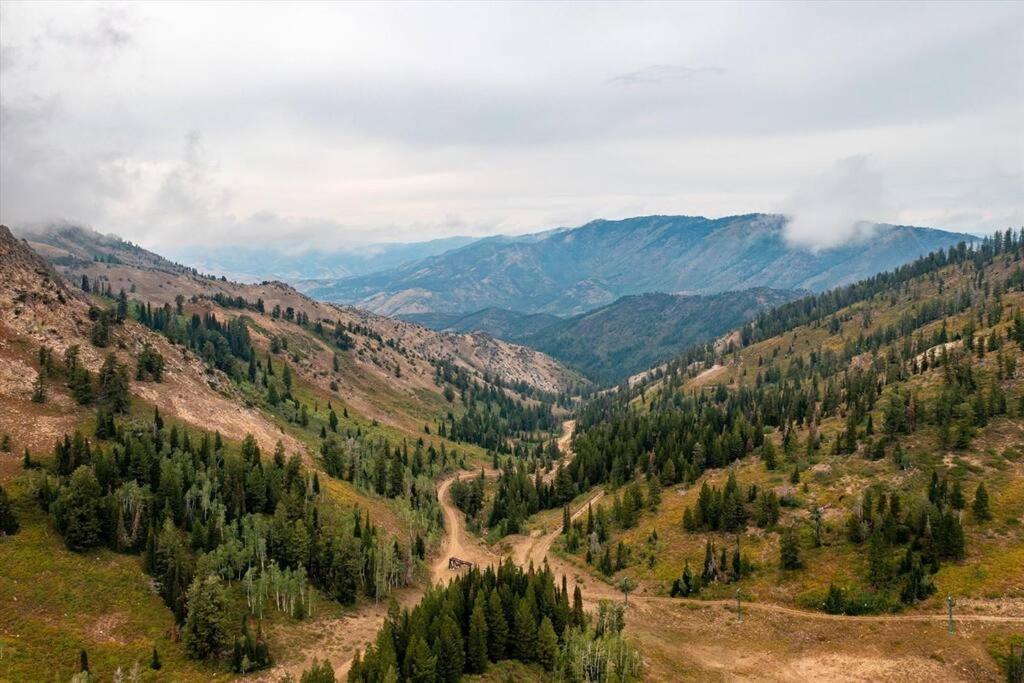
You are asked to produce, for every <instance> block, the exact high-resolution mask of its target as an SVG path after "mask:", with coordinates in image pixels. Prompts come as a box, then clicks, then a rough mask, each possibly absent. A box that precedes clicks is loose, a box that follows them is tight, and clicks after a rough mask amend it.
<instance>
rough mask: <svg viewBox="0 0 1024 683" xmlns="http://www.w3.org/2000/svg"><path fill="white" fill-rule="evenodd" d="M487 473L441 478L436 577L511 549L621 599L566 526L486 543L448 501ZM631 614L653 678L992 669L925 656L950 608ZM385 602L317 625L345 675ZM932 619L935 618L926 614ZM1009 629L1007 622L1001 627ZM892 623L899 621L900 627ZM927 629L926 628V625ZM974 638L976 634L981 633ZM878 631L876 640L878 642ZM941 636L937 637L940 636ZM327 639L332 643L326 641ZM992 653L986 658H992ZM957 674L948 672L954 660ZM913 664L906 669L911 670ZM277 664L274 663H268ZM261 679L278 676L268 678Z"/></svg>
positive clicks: (975, 625) (987, 626) (761, 606)
mask: <svg viewBox="0 0 1024 683" xmlns="http://www.w3.org/2000/svg"><path fill="white" fill-rule="evenodd" d="M573 427H574V423H573V421H571V420H570V421H567V422H566V423H565V425H564V427H563V435H562V436H561V437H560V438H559V440H558V445H559V448H560V449H561V450H562V452H563V453H564V454H565V457H564V459H563V461H562V462H563V463H567V462H569V461H571V459H572V457H573V453H572V450H571V437H572V430H573ZM497 475H498V471H497V470H493V469H486V470H484V476H485V477H487V478H489V479H490V478H494V477H497ZM478 476H480V472H479V470H478V471H475V472H462V473H457V474H455V475H453V476H450V477H447V478H446V479H444V480H442V481H441V482H439V484H438V487H437V497H438V501H439V503H440V505H441V509H442V511H443V514H444V520H445V528H446V529H447V533H446V534H445V538H444V541H443V543H442V546H441V549H440V550H439V553H438V556H437V558H436V559H435V560H434V562H433V563H432V564H431V567H430V581H431V583H432V584H440V583H445V582H447V581H448V580H449V579H450V578H452V577H453V576H455V574H456V572H454V571H452V570H449V569H448V559H449V558H450V557H458V558H460V559H464V560H468V561H470V562H472V563H473V564H474V565H478V566H487V565H489V564H495V563H497V562H499V561H500V560H501V559H502V558H503V557H508V556H510V557H512V559H513V561H514V562H516V563H517V564H518V565H520V566H523V567H526V566H528V565H529V564H530V563H531V562H532V563H533V565H534V566H535V567H540V566H542V565H543V564H544V563H545V561H546V562H547V564H548V566H549V567H550V568H551V570H552V571H553V572H554V573H555V575H556V576H563V575H564V576H565V577H566V580H567V582H568V583H569V585H570V590H571V589H572V588H574V587H575V586H576V585H579V586H580V587H581V590H582V591H583V595H584V603H585V605H586V607H587V608H588V609H591V608H593V606H594V605H595V604H596V603H597V602H598V601H599V600H602V599H619V598H621V596H622V594H621V593H620V592H619V591H617V590H616V589H615V588H614V587H613V586H611V585H609V584H607V583H605V582H603V581H601V580H599V579H596V578H594V577H593V576H591V575H590V574H589V572H587V571H586V570H585V569H581V568H580V567H578V566H577V565H575V564H573V563H572V562H570V561H567V560H564V559H562V558H561V557H558V556H556V555H552V554H551V547H552V545H553V544H554V541H555V539H556V538H557V537H558V536H559V534H560V533H561V528H560V525H559V526H557V527H556V528H555V529H552V530H550V531H547V532H546V533H545V532H541V531H536V532H534V533H533V534H532V535H529V536H522V535H520V536H511V537H507V538H506V539H505V540H504V551H503V552H499V551H497V550H496V549H492V548H488V547H487V546H486V545H485V544H484V543H483V542H482V541H481V540H480V539H478V538H476V537H475V536H473V535H471V534H470V533H469V532H468V531H467V530H466V528H465V523H464V519H463V518H464V515H463V513H462V511H461V510H459V509H458V508H456V507H455V504H454V503H453V502H452V500H451V496H450V489H451V485H452V482H454V481H455V479H456V478H458V479H469V478H471V477H478ZM603 496H604V491H603V490H598V491H597V492H595V493H594V494H593V495H591V497H590V498H588V499H587V500H586V501H585V502H584V503H582V504H581V505H580V506H579V507H578V508H577V509H576V510H574V511H572V519H573V520H576V519H578V518H579V517H580V516H581V515H582V514H584V513H585V512H586V510H587V508H588V507H589V506H590V505H592V504H594V503H597V502H598V501H599V500H601V498H602V497H603ZM422 594H423V590H422V589H421V588H416V589H409V590H405V591H402V592H401V595H400V596H399V598H400V602H401V604H403V605H406V606H409V607H411V606H412V605H414V604H416V602H418V600H419V598H420V597H421V596H422ZM629 605H630V608H629V609H630V616H629V618H628V619H627V632H628V633H629V634H630V635H632V636H633V637H635V638H636V639H637V640H638V641H639V642H640V643H641V645H642V649H643V651H644V653H645V659H646V660H647V663H648V665H649V671H648V673H649V674H650V677H651V678H652V680H668V679H671V678H675V679H678V678H698V679H706V678H707V677H708V676H709V675H710V676H711V678H713V679H725V680H731V679H734V678H737V677H742V678H746V679H753V680H786V681H791V680H807V679H808V678H811V679H815V678H818V679H823V678H827V679H833V680H864V681H867V680H910V679H907V678H906V677H905V676H902V675H901V674H903V673H905V672H906V671H908V670H919V671H921V672H922V673H925V674H926V675H925V677H924V678H921V679H920V680H938V679H942V678H946V679H948V680H982V679H986V678H990V677H991V673H992V672H991V664H990V660H988V659H986V658H987V657H988V656H987V655H986V654H984V651H983V650H977V651H976V648H973V647H971V646H970V645H969V643H964V644H962V645H959V646H958V647H957V648H956V649H953V650H951V649H950V647H949V644H947V643H946V641H941V642H942V644H941V646H938V645H937V646H936V647H941V653H942V655H943V656H945V657H948V658H950V661H949V662H947V663H946V664H943V663H942V661H941V660H939V661H935V655H932V656H931V659H928V658H927V657H926V656H925V652H926V649H927V647H931V643H930V642H929V643H928V644H927V646H926V645H925V644H923V643H924V642H925V640H924V638H925V636H927V637H928V638H931V637H932V636H933V635H934V634H933V633H932V632H933V631H934V632H935V633H937V634H939V635H942V633H944V629H941V628H939V629H938V630H936V627H935V623H936V622H943V621H944V620H945V619H946V616H945V614H943V613H936V614H900V615H875V616H862V617H851V616H845V615H833V614H825V613H824V612H813V611H805V610H800V609H795V608H791V607H784V606H781V605H773V604H767V603H743V610H744V619H745V621H744V622H743V623H745V624H747V626H746V628H744V629H743V630H744V631H746V632H747V635H746V636H744V637H743V638H742V639H741V640H738V641H737V640H735V638H736V631H737V622H736V619H735V606H736V603H735V601H733V600H695V599H685V598H669V597H661V596H647V595H633V596H631V597H630V599H629ZM386 616H387V613H386V607H385V606H384V605H383V604H382V605H374V606H370V607H368V608H364V610H361V611H360V613H359V614H356V615H352V616H351V617H345V618H343V619H339V620H337V621H336V622H331V623H328V624H318V626H319V627H320V628H326V629H329V631H330V633H329V635H328V636H327V637H326V638H325V641H326V642H324V643H323V644H324V645H327V647H324V648H323V649H322V650H319V651H318V652H317V653H316V654H317V655H318V656H328V657H329V658H330V659H331V660H332V663H333V665H334V669H335V672H336V675H337V676H338V677H339V679H343V678H344V677H345V676H346V675H347V673H348V670H349V667H350V666H351V663H352V655H353V654H354V649H355V648H356V647H360V648H365V646H366V644H367V643H369V642H372V638H373V637H374V635H375V634H376V632H377V630H378V629H379V628H380V626H381V625H382V624H383V622H384V619H385V618H386ZM929 622H931V623H929ZM956 622H957V623H958V624H962V627H961V629H960V630H961V631H963V632H967V631H969V630H970V631H974V632H976V633H977V635H980V634H981V632H987V631H989V630H991V629H998V628H1000V627H1004V626H1003V625H1005V624H1010V625H1020V626H1021V628H1024V618H1022V617H1014V616H1000V615H989V614H962V615H956ZM1004 628H1005V627H1004ZM894 629H900V630H899V631H898V632H895V633H894V632H893V631H894ZM922 629H926V630H924V631H922ZM908 631H909V632H912V633H918V632H921V633H922V635H921V636H920V637H918V638H916V639H915V638H914V637H908V638H907V639H906V645H905V646H904V647H905V648H906V649H907V651H906V652H899V653H897V652H891V651H890V650H891V644H892V643H893V642H896V643H902V642H904V641H903V640H902V639H903V637H904V636H910V635H911V633H907V632H908ZM975 637H977V636H975ZM875 640H878V642H877V643H875V642H874V641H875ZM865 642H870V643H871V644H872V647H871V648H870V651H869V652H865V651H857V652H846V651H845V649H846V648H848V647H850V644H851V643H853V644H857V643H862V644H863V643H865ZM936 642H940V641H936ZM328 644H329V645H328ZM311 656H312V653H307V654H306V656H304V657H303V660H302V662H301V664H302V666H299V665H298V664H299V663H298V662H295V663H292V664H290V665H288V666H284V667H278V668H276V669H274V670H272V672H273V673H274V674H276V675H277V676H278V677H280V676H281V675H282V674H283V673H284V672H285V671H292V672H293V673H298V672H301V670H302V668H303V667H304V666H306V665H308V663H309V660H310V659H311ZM986 662H987V664H986ZM954 666H955V668H956V673H957V675H955V676H953V675H951V674H952V672H953V670H954V668H953V667H954ZM908 667H909V669H908ZM265 673H270V672H265ZM261 678H262V679H263V680H274V679H269V678H263V677H261Z"/></svg>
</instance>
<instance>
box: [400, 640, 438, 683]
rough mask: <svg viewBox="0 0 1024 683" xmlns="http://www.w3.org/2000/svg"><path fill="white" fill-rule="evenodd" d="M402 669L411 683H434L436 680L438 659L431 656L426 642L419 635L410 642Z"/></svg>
mask: <svg viewBox="0 0 1024 683" xmlns="http://www.w3.org/2000/svg"><path fill="white" fill-rule="evenodd" d="M402 669H403V671H404V673H405V678H406V680H408V681H409V682H410V683H434V681H435V680H436V676H437V657H435V656H434V655H433V654H431V652H430V648H429V647H427V643H426V641H425V640H424V639H423V638H422V637H421V636H420V635H418V634H417V635H414V636H413V637H412V640H410V641H409V646H408V648H407V649H406V652H405V663H404V664H403V665H402Z"/></svg>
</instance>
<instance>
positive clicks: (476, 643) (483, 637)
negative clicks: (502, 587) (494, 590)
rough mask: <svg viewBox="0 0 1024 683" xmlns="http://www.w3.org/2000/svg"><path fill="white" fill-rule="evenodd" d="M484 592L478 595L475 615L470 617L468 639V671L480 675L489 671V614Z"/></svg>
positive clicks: (474, 609)
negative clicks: (485, 605)
mask: <svg viewBox="0 0 1024 683" xmlns="http://www.w3.org/2000/svg"><path fill="white" fill-rule="evenodd" d="M484 600H485V599H484V592H483V591H480V592H478V593H477V596H476V601H475V602H474V604H473V613H472V615H471V616H470V617H469V637H468V638H467V639H466V671H468V672H469V673H476V674H480V673H483V672H484V671H485V670H486V669H487V635H488V634H487V613H486V608H485V607H484Z"/></svg>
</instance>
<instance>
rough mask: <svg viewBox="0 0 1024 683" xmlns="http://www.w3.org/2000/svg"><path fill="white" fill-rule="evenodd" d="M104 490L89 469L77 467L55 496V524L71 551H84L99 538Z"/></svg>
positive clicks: (98, 540)
mask: <svg viewBox="0 0 1024 683" xmlns="http://www.w3.org/2000/svg"><path fill="white" fill-rule="evenodd" d="M102 495H103V490H102V489H101V488H100V483H99V482H98V481H97V480H96V475H95V474H93V471H92V469H91V468H89V467H86V466H85V465H82V466H80V467H79V468H78V469H76V470H75V471H74V473H73V474H72V475H71V482H70V484H69V485H68V486H67V488H66V489H64V490H63V491H62V492H61V494H60V498H59V499H58V512H57V514H58V517H57V526H58V528H60V529H61V533H62V534H63V535H64V542H65V543H66V544H67V546H68V548H70V549H71V550H76V551H80V550H85V549H87V548H92V547H94V546H97V545H99V544H100V542H101V541H102V538H103V536H102V533H103V526H102V521H101V518H100V513H101V510H102V505H103V504H102V500H101V497H102Z"/></svg>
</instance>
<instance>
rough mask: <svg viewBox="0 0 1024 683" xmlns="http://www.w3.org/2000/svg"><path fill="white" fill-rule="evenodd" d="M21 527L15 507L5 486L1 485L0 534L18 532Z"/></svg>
mask: <svg viewBox="0 0 1024 683" xmlns="http://www.w3.org/2000/svg"><path fill="white" fill-rule="evenodd" d="M20 528H21V525H20V524H19V523H18V516H17V515H16V514H15V513H14V508H12V507H11V501H10V499H8V498H7V492H6V491H5V490H4V487H3V486H0V536H10V535H12V534H16V533H18V529H20Z"/></svg>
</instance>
